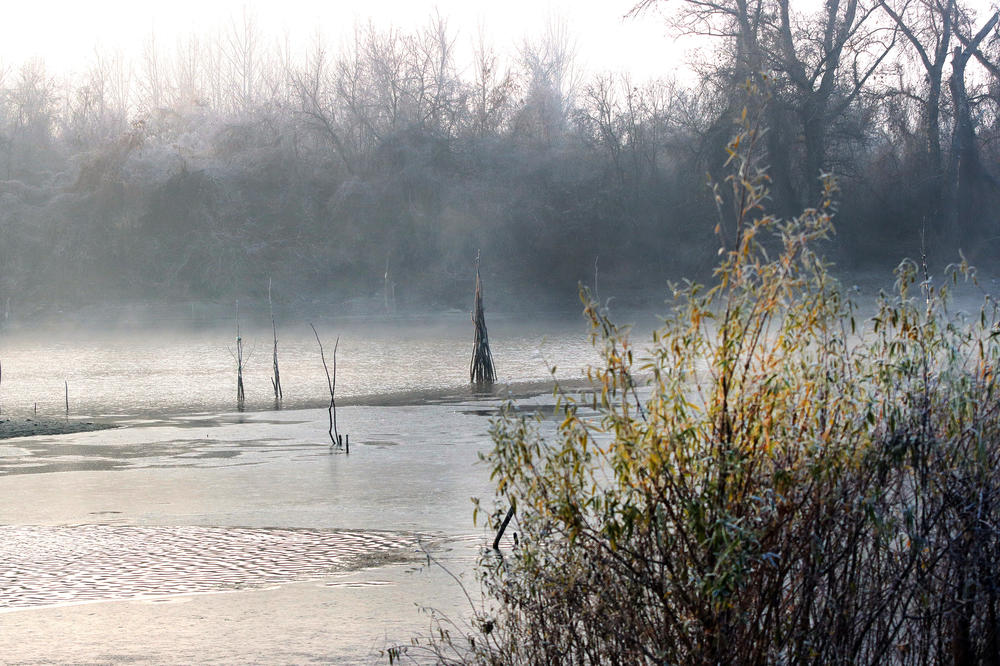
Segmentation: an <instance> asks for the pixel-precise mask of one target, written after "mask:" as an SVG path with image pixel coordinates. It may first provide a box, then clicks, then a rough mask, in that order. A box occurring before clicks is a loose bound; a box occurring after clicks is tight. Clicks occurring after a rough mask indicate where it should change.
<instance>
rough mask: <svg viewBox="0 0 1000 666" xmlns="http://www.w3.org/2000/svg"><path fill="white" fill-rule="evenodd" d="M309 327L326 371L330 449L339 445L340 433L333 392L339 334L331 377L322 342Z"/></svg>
mask: <svg viewBox="0 0 1000 666" xmlns="http://www.w3.org/2000/svg"><path fill="white" fill-rule="evenodd" d="M309 328H311V329H312V330H313V335H315V336H316V344H318V345H319V357H320V359H322V361H323V370H324V371H326V386H327V388H328V389H329V390H330V406H329V407H327V409H326V412H327V415H328V416H329V419H330V427H329V429H328V430H327V434H328V435H330V449H331V450H332V449H333V448H334V447H338V448H339V447H340V446H341V444H340V435H339V434H338V433H337V401H336V398H335V392H336V390H337V347H339V346H340V336H339V335H338V336H337V341H336V342H335V343H334V344H333V378H331V377H330V369H329V368H328V367H327V365H326V354H324V353H323V343H322V342H321V341H320V339H319V333H317V332H316V327H315V326H313V325H312V323H310V324H309Z"/></svg>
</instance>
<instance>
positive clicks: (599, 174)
mask: <svg viewBox="0 0 1000 666" xmlns="http://www.w3.org/2000/svg"><path fill="white" fill-rule="evenodd" d="M654 9H655V10H657V11H660V12H661V13H662V14H663V16H664V18H665V20H666V21H667V22H668V24H669V25H670V28H671V30H672V31H673V32H674V33H675V34H678V35H679V34H686V35H694V36H700V38H701V39H700V40H699V42H698V43H700V44H701V47H700V48H702V49H703V50H704V52H705V54H704V57H699V58H698V62H699V63H700V64H699V65H697V66H696V68H695V70H696V71H695V76H694V77H693V78H692V79H690V80H688V79H683V78H679V79H666V80H658V81H652V82H638V81H636V80H634V79H633V78H632V77H630V75H628V74H627V73H589V74H588V73H582V72H581V71H580V69H579V67H578V66H577V63H576V61H575V58H574V50H573V47H572V38H571V36H570V35H568V34H567V33H566V31H565V29H562V28H560V27H559V26H558V25H554V26H552V27H550V29H549V30H548V32H547V33H546V34H545V35H544V36H543V37H541V38H538V39H535V40H534V41H526V42H524V43H523V44H522V45H521V46H520V47H519V48H518V49H516V52H515V53H514V55H513V56H511V57H506V56H503V55H501V53H500V52H499V51H498V50H497V49H496V48H495V47H494V46H492V45H491V44H490V43H489V41H488V40H487V39H485V38H483V37H480V38H479V39H478V40H474V45H473V47H472V48H471V49H462V48H461V47H460V44H464V43H466V37H464V36H463V37H462V38H461V39H460V36H459V34H458V33H457V31H455V30H453V29H452V28H451V27H450V26H449V25H448V22H447V19H446V18H445V17H441V16H437V15H435V16H432V17H430V18H429V19H428V21H427V22H426V24H425V25H424V26H422V27H418V28H415V29H411V30H408V29H401V28H396V27H380V26H375V25H365V26H359V27H358V28H357V29H356V30H355V32H354V34H353V39H351V40H349V41H348V42H347V43H345V44H341V45H339V46H338V47H336V48H332V47H330V46H328V45H326V44H324V43H323V41H322V40H321V39H320V38H317V39H316V40H315V41H314V42H313V43H312V44H310V45H309V47H308V48H307V49H305V50H304V52H300V50H298V49H297V48H292V47H291V46H290V45H288V44H280V43H277V42H275V41H274V40H272V39H271V37H270V36H268V35H266V34H265V33H264V31H263V30H262V29H261V26H259V25H257V24H256V22H255V21H254V19H253V17H252V16H251V15H249V14H246V13H244V14H243V15H242V16H240V17H237V18H234V20H233V21H232V22H231V23H230V24H229V25H228V26H227V28H226V29H225V30H222V31H221V32H220V33H218V34H217V35H215V36H213V37H212V38H203V37H190V38H188V39H186V40H182V41H181V42H179V43H178V44H176V45H173V47H172V48H169V49H168V48H164V45H163V44H160V43H157V41H156V40H155V38H153V37H150V39H149V40H148V41H147V43H146V47H145V50H144V52H143V55H142V57H141V58H139V59H138V60H137V61H127V60H125V59H124V58H123V57H121V56H120V55H108V54H96V55H95V56H93V57H92V58H91V61H90V65H89V67H88V68H87V70H86V72H85V73H84V74H83V75H81V76H77V77H75V78H72V79H65V78H63V79H60V78H58V77H56V76H54V75H53V74H51V73H50V72H48V71H47V70H46V68H45V65H44V63H42V62H39V61H29V62H25V63H23V64H20V65H19V66H14V67H8V68H6V69H3V70H2V71H0V239H2V240H0V292H2V295H3V296H4V297H5V298H7V297H9V298H11V299H12V300H13V301H14V303H15V306H18V304H20V305H19V306H18V307H20V309H21V311H24V310H26V309H30V307H47V306H49V305H52V304H56V303H67V302H91V301H100V300H107V299H117V298H162V299H209V300H211V299H228V298H231V297H233V296H248V297H251V298H252V297H263V292H264V288H265V285H266V283H267V276H273V278H274V285H275V289H276V297H277V298H279V300H282V299H284V300H286V301H287V300H290V299H292V298H298V299H309V298H324V299H329V300H332V301H344V300H348V299H352V298H361V299H365V298H369V299H370V300H371V301H372V302H373V303H379V302H381V297H380V296H381V294H383V292H384V289H385V283H386V282H387V281H388V280H389V279H390V277H389V276H390V275H391V279H392V280H393V281H395V282H398V284H397V285H396V286H395V294H396V295H397V297H398V300H399V303H400V304H401V306H404V307H406V306H412V307H418V306H425V305H446V306H449V305H463V306H464V305H465V304H466V303H465V302H466V301H467V300H468V293H469V289H470V287H469V281H470V277H469V276H470V274H471V273H470V270H471V268H470V267H471V264H472V260H473V258H474V257H475V254H476V250H477V249H480V248H481V249H482V252H483V257H484V265H483V271H484V274H485V277H486V279H487V281H488V284H490V285H493V288H494V289H496V291H497V292H498V293H497V294H496V297H497V298H501V299H502V298H505V297H506V295H507V294H510V295H511V296H510V303H511V304H521V305H523V304H524V303H525V302H526V301H525V300H524V299H523V298H522V297H523V296H524V295H525V294H537V295H538V296H537V297H536V299H535V300H534V301H533V302H534V303H535V304H536V305H537V306H538V307H545V306H547V305H551V304H552V303H554V302H561V303H564V302H566V301H567V295H568V297H569V298H572V294H573V292H574V291H575V288H576V284H577V283H578V282H580V281H583V282H585V283H590V282H592V281H593V280H594V279H595V277H596V276H595V272H596V270H597V266H598V263H597V262H598V259H599V266H600V276H601V284H602V286H604V287H606V290H605V291H608V290H614V291H615V293H616V295H618V296H620V297H623V298H628V297H629V296H630V295H631V294H633V292H634V293H639V292H645V293H646V294H647V296H649V295H651V296H650V297H652V298H654V299H655V300H658V299H659V298H660V294H661V293H662V292H663V291H664V290H665V287H666V281H667V280H668V279H670V278H677V277H680V276H682V275H692V274H693V275H697V274H699V273H701V274H704V273H705V272H706V271H707V270H708V267H709V266H710V265H711V264H712V260H711V258H712V256H713V254H714V248H715V247H716V245H715V243H714V242H713V241H712V239H711V237H712V233H713V227H714V226H715V224H716V222H717V221H718V219H719V214H718V210H717V206H718V204H719V201H718V200H717V199H716V197H715V196H714V195H713V191H712V190H711V189H710V188H709V187H708V186H707V184H708V183H709V182H710V181H714V182H716V183H717V184H718V183H720V182H721V181H723V180H724V179H725V177H726V170H725V169H726V166H725V165H726V158H727V156H726V152H725V147H726V145H727V142H728V140H729V138H730V137H731V135H732V133H733V129H734V121H737V120H739V114H740V111H741V109H743V108H745V107H746V106H747V105H748V104H757V105H760V106H761V107H762V116H763V117H764V118H765V123H766V125H767V128H768V131H767V134H766V141H765V146H764V151H765V153H766V156H765V158H764V159H765V160H766V162H767V163H768V165H769V171H768V178H769V182H768V187H769V197H770V199H771V202H770V205H771V207H772V209H774V210H776V211H778V212H779V213H781V214H784V215H790V214H793V213H795V212H796V211H799V210H801V208H802V207H804V206H817V205H820V204H821V203H822V202H821V201H820V199H821V198H822V194H823V193H822V189H821V180H820V175H821V174H822V173H834V174H836V175H837V176H838V177H839V179H840V186H841V189H842V191H843V203H842V204H841V205H840V218H839V222H838V228H839V237H838V238H837V239H836V240H835V241H833V245H832V248H831V254H832V256H833V257H834V258H836V259H837V260H838V261H839V262H840V264H841V265H843V266H845V267H848V268H854V267H879V268H881V267H884V266H886V265H891V264H888V263H887V262H889V261H892V260H895V259H898V257H900V256H902V255H904V254H917V253H919V252H920V251H921V247H923V248H925V249H926V251H927V253H928V254H929V255H930V256H931V259H932V260H934V259H936V258H938V257H940V258H942V260H950V259H951V258H952V257H953V256H955V252H956V251H957V250H958V249H963V250H965V252H966V254H967V255H968V256H970V258H972V259H973V260H974V261H977V262H978V263H988V262H989V261H990V260H991V258H992V255H995V254H996V252H995V251H994V250H995V248H996V244H997V238H998V235H997V233H996V224H997V221H998V220H997V213H996V208H997V207H996V205H995V203H996V199H997V192H998V186H997V181H996V172H997V169H996V164H997V157H998V154H1000V153H998V148H997V142H996V140H995V138H996V136H997V129H998V126H1000V125H998V113H997V110H998V106H1000V86H998V83H1000V37H998V32H997V14H996V13H992V14H990V15H988V16H985V17H984V16H978V15H976V14H975V12H973V11H972V9H970V7H969V6H968V5H966V4H964V3H962V2H959V1H958V0H877V1H876V0H828V2H826V3H824V4H823V6H822V7H818V8H815V9H812V10H808V11H807V10H805V9H804V8H802V7H799V6H792V3H790V2H789V0H683V1H682V2H678V3H669V4H667V3H660V2H656V0H644V1H643V2H642V3H640V4H639V5H637V6H636V7H635V9H634V10H633V11H634V12H635V13H642V12H647V11H651V10H654ZM747 81H750V82H751V83H752V84H753V85H754V87H756V88H758V89H760V90H763V91H765V94H764V95H763V96H762V97H760V98H758V99H755V100H751V99H748V98H747V97H746V96H745V94H744V92H743V91H745V90H746V86H745V85H744V84H745V83H746V82H747ZM723 203H725V202H723ZM491 258H492V259H491ZM282 292H284V293H282ZM546 293H547V294H549V296H542V295H541V294H546ZM491 298H493V297H491ZM547 298H549V299H552V300H546V299H547ZM29 306H30V307H29Z"/></svg>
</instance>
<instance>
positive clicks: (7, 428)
mask: <svg viewBox="0 0 1000 666" xmlns="http://www.w3.org/2000/svg"><path fill="white" fill-rule="evenodd" d="M118 427H119V425H117V424H115V423H110V422H108V421H102V420H100V419H86V420H73V419H71V418H62V419H60V418H53V417H44V416H43V417H31V418H26V417H14V416H5V417H2V418H0V440H3V439H13V438H15V437H35V436H41V435H69V434H73V433H78V432H93V431H95V430H109V429H111V428H118Z"/></svg>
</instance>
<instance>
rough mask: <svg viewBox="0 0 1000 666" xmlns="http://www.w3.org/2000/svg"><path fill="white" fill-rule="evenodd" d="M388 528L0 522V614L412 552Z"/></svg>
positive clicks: (311, 572) (186, 589) (266, 580)
mask: <svg viewBox="0 0 1000 666" xmlns="http://www.w3.org/2000/svg"><path fill="white" fill-rule="evenodd" d="M416 544H417V536H416V535H412V534H396V533H387V532H352V531H341V530H309V529H256V528H229V527H188V526H184V527H135V526H117V525H77V526H69V527H48V526H15V525H5V526H0V611H3V610H15V609H23V608H34V607H39V606H49V605H56V604H67V603H82V602H88V601H111V600H124V599H137V598H142V597H154V596H166V595H173V594H193V593H205V592H221V591H226V590H233V589H240V588H245V587H257V586H263V585H273V584H279V583H288V582H292V581H298V580H307V579H315V578H319V577H322V576H325V575H328V574H331V573H335V572H338V571H344V570H348V569H352V568H357V567H360V566H365V565H368V564H373V563H375V562H378V561H380V560H384V559H388V558H395V557H401V556H403V555H404V554H406V553H407V552H408V551H412V550H413V549H414V547H415V546H416Z"/></svg>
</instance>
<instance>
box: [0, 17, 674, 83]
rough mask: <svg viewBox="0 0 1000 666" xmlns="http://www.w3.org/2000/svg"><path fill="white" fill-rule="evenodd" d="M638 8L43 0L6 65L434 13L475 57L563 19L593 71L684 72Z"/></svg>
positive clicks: (660, 31) (658, 26)
mask: <svg viewBox="0 0 1000 666" xmlns="http://www.w3.org/2000/svg"><path fill="white" fill-rule="evenodd" d="M633 5H634V0H577V1H576V2H572V1H569V0H505V1H504V2H496V1H494V2H483V1H481V0H437V2H425V1H423V0H410V1H405V0H364V1H360V0H340V1H337V0H326V1H323V0H281V1H275V0H200V1H198V0H172V1H166V0H165V1H163V2H156V3H151V2H144V1H136V0H130V1H122V0H88V1H86V2H83V1H81V0H75V1H73V2H66V1H64V0H55V1H53V0H43V1H41V2H34V3H30V2H18V3H16V4H14V3H11V6H8V7H6V8H5V12H4V18H3V21H2V22H0V62H2V63H4V64H5V65H8V66H10V65H17V64H20V63H22V62H24V61H25V60H28V59H32V58H40V59H42V60H43V61H44V62H45V64H46V65H47V68H48V69H49V71H50V73H52V74H67V75H72V74H73V73H75V72H81V71H84V70H85V69H86V67H87V63H88V60H89V59H90V58H91V57H92V56H93V53H94V50H95V47H96V48H100V49H101V50H102V51H103V52H106V53H113V52H117V51H120V52H121V53H122V54H124V55H126V56H133V57H137V56H138V54H140V53H141V52H142V47H143V44H144V43H145V41H146V40H148V39H149V36H150V35H151V34H155V36H156V42H157V43H158V44H161V45H164V47H168V46H169V45H173V44H175V43H176V42H177V40H178V39H180V38H183V37H187V36H190V35H199V36H200V35H206V34H214V33H217V32H219V30H220V29H223V28H225V27H226V26H227V25H229V21H231V20H232V18H233V17H240V16H241V15H242V12H243V11H244V10H246V11H248V12H250V14H251V15H252V16H254V17H255V19H256V21H257V24H258V25H259V26H260V28H261V31H262V33H264V35H265V36H266V37H270V38H273V39H275V40H277V39H279V38H283V37H284V36H286V35H287V37H288V39H289V40H290V42H291V43H292V44H293V46H294V45H295V44H301V45H302V47H303V50H304V49H305V46H306V44H307V43H308V42H309V41H310V40H311V39H312V38H313V37H314V36H315V35H316V33H317V31H319V32H320V33H321V34H322V35H323V36H324V40H325V41H326V42H327V43H336V42H337V40H338V39H341V38H343V37H344V36H346V35H348V34H350V32H351V31H352V29H353V26H354V25H356V24H366V23H367V22H368V21H369V20H371V21H373V22H374V23H375V25H376V26H381V27H388V26H389V25H394V26H397V27H402V28H407V27H415V26H419V25H422V24H424V23H426V21H427V20H428V17H430V16H431V15H432V13H433V12H434V11H435V9H436V10H437V11H439V12H440V13H441V15H442V16H444V17H446V18H447V19H448V23H449V27H451V28H452V30H453V31H455V32H457V42H456V46H457V47H458V48H459V52H462V51H471V45H472V43H473V40H474V38H475V36H476V35H477V34H478V31H479V28H480V26H482V27H483V28H484V29H485V31H486V34H487V35H488V36H489V37H490V38H491V40H492V41H493V43H494V46H495V47H496V48H497V49H498V50H500V51H501V52H504V51H506V52H512V51H513V50H514V49H516V46H517V45H518V44H519V43H521V42H522V41H523V40H524V39H525V38H530V37H532V36H537V35H540V34H541V33H542V32H544V27H545V25H546V24H547V23H548V22H550V21H552V20H564V21H565V22H566V24H567V26H568V29H569V33H570V35H571V37H573V38H574V39H575V44H576V53H577V59H578V64H579V65H581V67H582V68H583V69H584V70H585V71H590V72H603V71H629V72H631V73H632V74H634V75H635V76H636V78H638V79H639V80H646V79H651V78H657V77H661V76H668V75H670V74H671V73H672V72H674V71H675V70H677V69H678V67H679V66H680V65H682V64H683V59H684V51H683V46H680V45H678V44H676V43H675V42H674V40H672V39H671V38H670V37H669V36H668V35H667V30H666V27H665V25H664V23H663V21H662V19H661V18H660V17H658V16H656V15H654V14H646V15H644V16H642V17H640V18H639V19H624V18H623V17H624V16H625V14H627V13H628V11H629V10H630V9H631V8H632V6H633Z"/></svg>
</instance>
